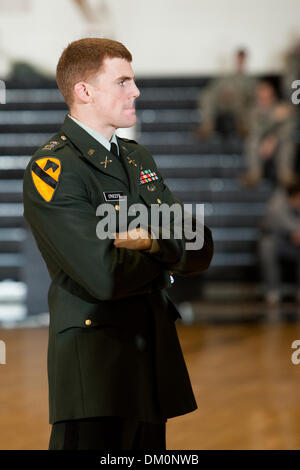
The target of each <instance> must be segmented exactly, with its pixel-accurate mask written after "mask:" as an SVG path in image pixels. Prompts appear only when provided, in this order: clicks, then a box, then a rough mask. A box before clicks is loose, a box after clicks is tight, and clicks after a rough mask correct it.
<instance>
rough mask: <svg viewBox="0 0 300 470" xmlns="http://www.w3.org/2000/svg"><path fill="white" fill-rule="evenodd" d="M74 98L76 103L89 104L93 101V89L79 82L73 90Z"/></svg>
mask: <svg viewBox="0 0 300 470" xmlns="http://www.w3.org/2000/svg"><path fill="white" fill-rule="evenodd" d="M73 92H74V97H75V100H76V101H79V102H81V103H89V102H90V101H91V97H92V94H91V89H90V87H89V85H88V84H87V83H86V82H78V83H76V84H75V85H74V88H73Z"/></svg>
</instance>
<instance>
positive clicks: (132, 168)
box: [118, 138, 141, 192]
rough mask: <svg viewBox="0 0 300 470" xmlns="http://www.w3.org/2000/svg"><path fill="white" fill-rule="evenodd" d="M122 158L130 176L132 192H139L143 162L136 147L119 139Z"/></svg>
mask: <svg viewBox="0 0 300 470" xmlns="http://www.w3.org/2000/svg"><path fill="white" fill-rule="evenodd" d="M118 144H119V149H120V158H121V159H122V162H123V165H124V168H125V170H126V172H127V175H128V180H129V184H130V192H138V190H139V182H140V168H141V160H140V157H139V152H138V150H136V146H135V145H134V146H133V145H132V143H130V142H125V141H124V140H123V139H120V138H118Z"/></svg>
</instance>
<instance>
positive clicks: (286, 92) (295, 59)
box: [281, 38, 300, 100]
mask: <svg viewBox="0 0 300 470" xmlns="http://www.w3.org/2000/svg"><path fill="white" fill-rule="evenodd" d="M295 80H300V38H299V39H298V40H297V41H296V42H295V43H294V44H293V45H292V46H291V47H290V48H289V50H288V51H287V53H286V55H285V61H284V68H283V76H282V81H281V88H282V94H283V96H284V97H285V98H286V99H287V100H290V99H291V95H292V93H293V91H294V89H293V88H292V83H293V82H294V81H295Z"/></svg>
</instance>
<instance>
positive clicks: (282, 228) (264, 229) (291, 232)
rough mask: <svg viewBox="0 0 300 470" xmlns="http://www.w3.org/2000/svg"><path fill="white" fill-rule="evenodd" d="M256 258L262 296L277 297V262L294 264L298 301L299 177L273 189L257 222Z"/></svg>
mask: <svg viewBox="0 0 300 470" xmlns="http://www.w3.org/2000/svg"><path fill="white" fill-rule="evenodd" d="M260 228H261V238H260V240H259V258H260V264H261V271H262V277H263V290H264V296H265V300H266V301H267V302H268V303H269V304H276V303H278V302H279V301H280V295H281V262H282V260H286V261H289V262H291V263H292V262H293V263H295V264H296V272H297V274H296V298H297V301H298V302H300V179H299V180H298V182H297V183H295V184H293V185H291V186H289V187H286V188H282V187H279V188H277V189H276V190H275V192H274V193H273V195H272V197H271V199H270V200H269V202H268V203H267V206H266V210H265V214H264V216H263V219H262V223H261V226H260Z"/></svg>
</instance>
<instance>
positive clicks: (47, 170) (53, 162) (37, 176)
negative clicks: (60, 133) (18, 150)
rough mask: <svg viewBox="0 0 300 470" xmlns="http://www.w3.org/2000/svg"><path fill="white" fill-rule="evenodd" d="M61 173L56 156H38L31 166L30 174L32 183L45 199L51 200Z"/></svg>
mask: <svg viewBox="0 0 300 470" xmlns="http://www.w3.org/2000/svg"><path fill="white" fill-rule="evenodd" d="M60 173H61V163H60V160H59V159H58V158H55V157H45V158H39V159H38V160H36V161H35V162H33V164H32V166H31V176H32V180H33V182H34V185H35V187H36V189H37V191H38V192H39V193H40V195H41V196H42V197H43V198H44V199H45V201H47V202H49V201H51V199H52V197H53V194H54V192H55V189H56V187H57V185H58V180H59V177H60Z"/></svg>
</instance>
